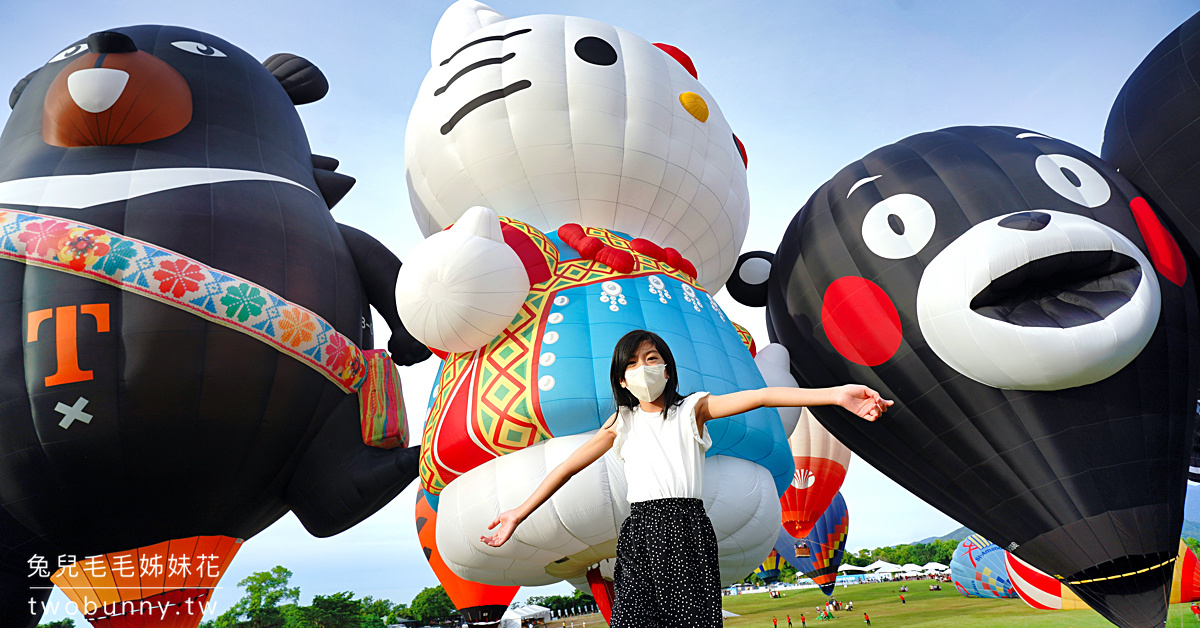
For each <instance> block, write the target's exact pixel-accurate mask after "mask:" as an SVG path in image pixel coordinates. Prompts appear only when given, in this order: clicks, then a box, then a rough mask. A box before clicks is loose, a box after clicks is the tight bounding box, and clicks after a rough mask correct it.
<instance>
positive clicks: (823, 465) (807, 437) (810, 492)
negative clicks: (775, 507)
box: [779, 409, 850, 539]
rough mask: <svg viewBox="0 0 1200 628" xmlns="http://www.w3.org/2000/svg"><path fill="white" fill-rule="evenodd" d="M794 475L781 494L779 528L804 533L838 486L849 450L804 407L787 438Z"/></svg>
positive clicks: (843, 478) (795, 535)
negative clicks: (793, 464) (781, 526)
mask: <svg viewBox="0 0 1200 628" xmlns="http://www.w3.org/2000/svg"><path fill="white" fill-rule="evenodd" d="M788 447H789V448H790V449H791V450H792V460H793V461H795V463H796V474H795V475H794V476H792V483H791V484H790V485H789V486H788V488H787V491H785V492H784V493H783V497H781V498H780V499H779V503H780V506H781V507H782V509H783V527H784V529H785V530H787V531H788V534H791V535H792V536H794V537H796V538H798V539H802V538H804V537H806V536H808V533H809V532H810V531H812V528H813V526H814V525H816V523H817V519H819V518H820V517H821V514H822V513H824V512H825V510H826V509H827V508H829V504H830V502H832V501H833V496H834V495H837V492H838V489H840V488H842V482H843V481H844V480H845V479H846V469H848V468H849V467H850V449H849V448H847V447H846V446H845V445H843V444H842V443H841V441H839V440H838V439H836V438H834V436H833V434H830V433H829V430H827V429H825V427H824V426H823V425H821V424H820V423H819V422H818V421H817V420H816V419H815V418H813V415H812V413H811V412H809V411H808V410H807V409H805V410H804V411H803V412H802V413H801V415H800V420H799V421H798V422H797V423H796V427H795V429H793V430H792V435H791V436H789V437H788Z"/></svg>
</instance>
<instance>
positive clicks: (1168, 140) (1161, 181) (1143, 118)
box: [1100, 13, 1200, 482]
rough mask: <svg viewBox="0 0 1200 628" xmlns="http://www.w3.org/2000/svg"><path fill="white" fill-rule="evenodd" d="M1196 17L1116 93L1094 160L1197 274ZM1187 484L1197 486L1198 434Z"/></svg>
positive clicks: (1199, 71) (1199, 94)
mask: <svg viewBox="0 0 1200 628" xmlns="http://www.w3.org/2000/svg"><path fill="white" fill-rule="evenodd" d="M1197 76H1200V13H1197V14H1196V15H1193V16H1192V17H1190V18H1188V20H1187V21H1186V22H1184V23H1183V24H1182V25H1180V26H1179V28H1176V29H1175V30H1174V31H1172V32H1171V33H1170V34H1169V35H1167V36H1166V37H1165V38H1163V40H1162V41H1161V42H1159V44H1158V45H1157V46H1155V47H1154V49H1153V50H1151V51H1150V54H1148V55H1146V58H1145V59H1143V60H1142V62H1141V64H1139V65H1138V67H1137V69H1135V70H1134V71H1133V74H1131V75H1130V76H1129V79H1128V80H1127V81H1125V85H1124V86H1123V87H1122V88H1121V92H1120V93H1119V94H1118V95H1117V99H1116V102H1114V103H1113V107H1112V110H1111V112H1110V113H1109V116H1108V124H1107V125H1106V126H1105V127H1104V145H1103V147H1102V148H1101V151H1100V156H1101V157H1103V158H1104V160H1105V161H1107V162H1108V163H1110V164H1112V165H1113V166H1115V167H1116V168H1117V169H1119V170H1120V171H1121V174H1123V175H1125V176H1126V177H1127V178H1128V179H1129V180H1130V181H1131V182H1132V183H1133V184H1134V185H1135V186H1137V188H1138V189H1139V190H1140V191H1141V192H1142V194H1144V195H1145V197H1146V199H1147V200H1148V201H1149V204H1150V207H1152V208H1153V209H1154V212H1155V214H1156V215H1157V216H1158V217H1160V218H1161V219H1162V221H1163V222H1164V223H1165V224H1166V225H1167V226H1168V227H1169V228H1170V229H1171V230H1172V231H1173V232H1174V233H1176V234H1178V235H1179V236H1180V240H1181V241H1180V244H1182V249H1183V257H1184V259H1185V260H1186V261H1187V265H1188V266H1189V267H1190V268H1193V269H1195V268H1200V168H1197V165H1198V164H1200V124H1197V122H1200V82H1198V81H1197V79H1196V77H1197ZM1188 467H1189V470H1188V478H1189V479H1191V480H1192V481H1197V482H1200V434H1198V435H1197V439H1196V440H1195V441H1194V444H1193V446H1192V454H1191V460H1190V464H1189V465H1188Z"/></svg>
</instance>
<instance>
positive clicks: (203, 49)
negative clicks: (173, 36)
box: [171, 41, 225, 57]
mask: <svg viewBox="0 0 1200 628" xmlns="http://www.w3.org/2000/svg"><path fill="white" fill-rule="evenodd" d="M171 45H172V46H175V47H176V48H178V49H180V50H183V51H185V52H190V53H192V54H194V55H200V56H202V57H224V56H225V53H223V52H221V51H220V50H217V49H216V48H213V47H212V46H207V45H205V44H202V43H199V42H195V41H173V42H171Z"/></svg>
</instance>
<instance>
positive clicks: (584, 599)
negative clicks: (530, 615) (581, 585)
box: [525, 589, 596, 611]
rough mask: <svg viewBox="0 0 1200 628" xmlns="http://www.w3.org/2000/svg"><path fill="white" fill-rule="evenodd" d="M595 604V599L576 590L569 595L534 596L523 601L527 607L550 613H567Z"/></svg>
mask: <svg viewBox="0 0 1200 628" xmlns="http://www.w3.org/2000/svg"><path fill="white" fill-rule="evenodd" d="M595 603H596V598H594V597H592V596H591V595H588V594H587V593H584V592H583V591H580V590H579V589H576V590H575V592H574V593H573V594H571V595H534V596H532V597H530V598H529V599H528V600H526V601H525V604H526V605H527V606H533V605H535V604H536V605H538V606H542V607H545V608H548V609H550V610H552V611H567V610H571V609H574V608H576V607H580V606H588V605H593V604H595Z"/></svg>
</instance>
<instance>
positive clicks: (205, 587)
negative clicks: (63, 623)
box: [50, 536, 242, 628]
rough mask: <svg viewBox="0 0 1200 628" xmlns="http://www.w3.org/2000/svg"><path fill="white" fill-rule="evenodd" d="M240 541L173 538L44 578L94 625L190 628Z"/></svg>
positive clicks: (202, 613)
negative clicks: (57, 587) (59, 590)
mask: <svg viewBox="0 0 1200 628" xmlns="http://www.w3.org/2000/svg"><path fill="white" fill-rule="evenodd" d="M241 547H242V541H241V540H240V539H231V538H229V537H224V536H204V537H192V538H187V539H176V540H174V541H168V542H164V543H159V544H157V545H152V546H150V547H146V548H142V549H140V550H134V551H129V552H115V553H112V554H106V555H103V556H94V557H90V558H88V559H85V560H82V561H78V562H75V563H71V564H69V565H64V566H63V567H62V568H60V569H59V570H58V571H56V572H55V573H54V575H53V576H51V577H50V579H51V580H52V581H53V582H54V584H56V585H58V586H59V587H60V588H61V589H62V591H63V593H65V594H66V595H67V597H68V598H69V599H70V600H71V601H72V602H74V603H75V605H76V607H77V608H79V609H80V611H81V612H82V613H84V618H85V619H87V621H88V622H89V623H91V624H92V626H95V627H96V628H126V627H133V626H160V627H162V628H195V627H196V626H198V625H200V621H201V620H202V619H203V618H204V617H206V616H209V617H211V613H210V614H207V615H206V612H205V611H206V610H207V608H208V606H209V604H211V596H212V593H213V591H215V590H216V588H217V583H218V582H220V581H221V576H223V575H224V574H225V570H226V569H227V568H228V566H229V563H230V561H232V560H233V557H234V556H235V555H237V552H238V550H239V549H241Z"/></svg>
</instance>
